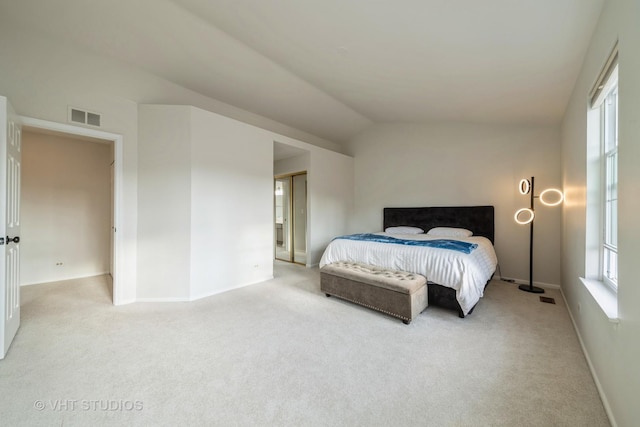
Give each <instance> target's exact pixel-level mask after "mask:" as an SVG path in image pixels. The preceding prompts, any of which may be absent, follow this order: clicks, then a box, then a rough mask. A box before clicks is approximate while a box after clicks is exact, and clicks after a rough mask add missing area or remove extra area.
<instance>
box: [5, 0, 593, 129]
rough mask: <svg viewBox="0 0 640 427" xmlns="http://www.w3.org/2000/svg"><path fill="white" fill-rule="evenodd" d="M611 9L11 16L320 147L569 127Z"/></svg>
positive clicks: (141, 2) (388, 2)
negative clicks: (398, 133) (595, 40)
mask: <svg viewBox="0 0 640 427" xmlns="http://www.w3.org/2000/svg"><path fill="white" fill-rule="evenodd" d="M603 1H604V0H482V1H479V0H109V1H105V0H56V1H50V0H20V1H5V0H3V1H2V3H1V4H0V12H1V13H2V14H3V15H5V18H7V19H12V20H14V21H18V22H20V23H21V25H23V26H25V27H27V28H32V29H33V30H34V31H38V32H41V33H43V34H46V35H47V36H48V37H52V38H55V39H58V40H60V41H61V42H64V43H67V44H72V45H78V46H81V47H83V48H85V49H90V50H92V51H94V52H96V53H99V54H101V55H107V56H110V57H113V58H115V59H117V60H120V61H125V62H128V63H130V64H133V65H135V66H137V67H139V68H142V69H144V70H146V71H148V72H151V73H153V74H156V75H158V76H161V77H163V78H165V79H167V80H170V81H172V82H174V83H177V84H179V85H182V86H184V87H187V88H189V89H192V90H194V91H197V92H200V93H202V94H204V95H207V96H209V97H212V98H215V99H218V100H220V101H224V102H226V103H229V104H232V105H234V106H236V107H239V108H242V109H245V110H248V111H251V112H253V113H257V114H260V115H263V116H265V117H268V118H271V119H274V120H277V121H279V122H282V123H284V124H287V125H289V126H293V127H296V128H298V129H301V130H303V131H306V132H309V133H311V134H314V135H317V136H319V137H322V138H325V139H328V140H331V141H334V142H344V141H348V140H349V139H350V138H352V137H353V136H355V135H356V134H358V133H359V132H361V131H362V130H364V129H366V128H367V127H368V126H370V125H371V124H372V123H375V122H425V121H464V122H474V123H491V124H551V125H554V124H558V123H559V122H560V121H561V120H562V116H563V114H564V110H565V108H566V106H567V102H568V100H569V96H570V93H571V91H572V89H573V85H574V83H575V80H576V77H577V75H578V71H579V69H580V66H581V64H582V61H583V57H584V54H585V51H586V48H587V45H588V42H589V39H590V38H591V34H592V32H593V30H594V27H595V24H596V22H597V19H598V17H599V14H600V10H601V8H602V4H603Z"/></svg>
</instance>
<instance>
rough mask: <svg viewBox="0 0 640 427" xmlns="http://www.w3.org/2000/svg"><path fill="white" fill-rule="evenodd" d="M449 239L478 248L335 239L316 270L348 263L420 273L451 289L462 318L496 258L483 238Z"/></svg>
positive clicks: (422, 236) (402, 236)
mask: <svg viewBox="0 0 640 427" xmlns="http://www.w3.org/2000/svg"><path fill="white" fill-rule="evenodd" d="M376 234H380V235H383V236H384V235H388V236H391V237H395V238H398V239H405V240H435V239H444V238H445V237H436V236H429V235H426V234H400V235H399V234H393V235H389V234H388V233H376ZM451 240H459V241H462V242H469V243H476V244H477V245H478V247H477V248H476V249H475V250H473V251H472V252H471V253H470V254H465V253H463V252H458V251H454V250H449V249H439V248H432V247H425V246H407V245H396V244H392V243H378V242H367V241H361V240H347V239H335V240H333V241H332V242H331V243H329V246H327V249H326V250H325V251H324V254H323V255H322V259H321V260H320V268H322V267H323V266H325V265H327V264H331V263H334V262H338V261H351V262H358V263H361V264H369V265H376V266H379V267H384V268H390V269H393V270H400V271H408V272H411V273H417V274H422V275H423V276H425V277H426V278H427V280H428V281H429V282H432V283H437V284H439V285H443V286H447V287H450V288H453V289H455V290H456V298H457V300H458V303H459V304H460V307H461V308H462V311H463V312H464V314H465V315H466V314H467V313H469V311H470V310H471V309H472V308H473V306H474V305H476V303H477V302H478V300H479V299H480V298H481V297H482V295H483V293H484V286H485V285H486V283H487V282H488V281H489V279H490V278H491V275H492V274H493V273H494V272H495V270H496V265H497V263H498V259H497V257H496V253H495V250H494V249H493V245H492V244H491V242H490V241H489V239H487V238H485V237H477V236H472V237H466V238H459V237H456V238H455V239H453V238H452V239H451Z"/></svg>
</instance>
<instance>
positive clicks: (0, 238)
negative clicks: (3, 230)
mask: <svg viewBox="0 0 640 427" xmlns="http://www.w3.org/2000/svg"><path fill="white" fill-rule="evenodd" d="M0 245H4V237H0Z"/></svg>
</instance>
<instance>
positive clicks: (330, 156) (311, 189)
mask: <svg viewBox="0 0 640 427" xmlns="http://www.w3.org/2000/svg"><path fill="white" fill-rule="evenodd" d="M276 141H278V142H281V143H285V144H287V145H291V146H294V147H298V148H301V149H303V150H306V151H307V153H304V154H301V155H299V156H295V157H290V158H288V159H283V160H279V161H277V162H275V163H274V166H273V174H274V175H283V174H287V173H294V172H301V171H304V170H306V171H307V266H310V267H311V266H316V265H318V264H319V263H320V258H321V257H322V253H323V252H324V250H325V248H326V247H327V245H328V244H329V242H330V241H331V239H333V238H334V237H336V236H339V235H342V234H347V233H348V232H349V220H350V218H351V215H352V214H353V189H354V177H353V168H354V159H353V157H350V156H346V155H344V154H339V153H335V152H333V151H329V150H325V149H322V148H319V147H315V146H312V145H310V144H305V143H303V142H300V141H295V140H293V139H290V138H283V137H276Z"/></svg>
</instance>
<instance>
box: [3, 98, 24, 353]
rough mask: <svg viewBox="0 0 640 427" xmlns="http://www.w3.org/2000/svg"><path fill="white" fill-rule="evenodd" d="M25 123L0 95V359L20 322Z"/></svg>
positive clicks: (7, 348)
mask: <svg viewBox="0 0 640 427" xmlns="http://www.w3.org/2000/svg"><path fill="white" fill-rule="evenodd" d="M21 142H22V127H21V125H20V122H19V120H18V116H17V115H16V114H15V112H14V111H13V109H12V108H11V105H10V104H9V102H8V101H7V98H5V97H2V96H0V201H2V204H4V205H5V206H6V208H4V209H2V207H1V205H0V231H1V233H0V243H1V244H0V254H1V255H2V256H1V257H0V302H1V303H2V304H1V306H0V313H1V314H2V317H1V319H2V325H1V327H0V341H1V342H2V352H1V353H0V359H4V356H5V355H6V354H7V351H8V350H9V346H10V345H11V341H13V337H14V336H15V335H16V332H17V331H18V327H19V326H20V166H21V163H20V154H21Z"/></svg>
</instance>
